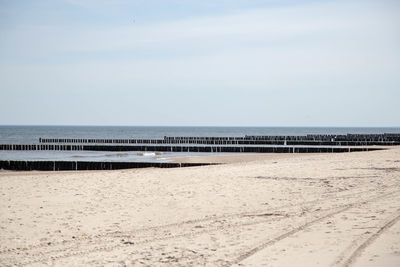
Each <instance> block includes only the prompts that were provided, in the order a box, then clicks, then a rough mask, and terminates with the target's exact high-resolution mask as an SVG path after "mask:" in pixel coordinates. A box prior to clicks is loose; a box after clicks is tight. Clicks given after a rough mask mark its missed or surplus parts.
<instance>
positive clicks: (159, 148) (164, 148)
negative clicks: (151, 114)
mask: <svg viewBox="0 0 400 267" xmlns="http://www.w3.org/2000/svg"><path fill="white" fill-rule="evenodd" d="M381 149H382V148H374V147H365V146H358V147H347V146H288V145H286V146H285V145H282V146H265V145H264V146H260V145H258V146H254V145H232V146H229V145H198V144H197V145H8V144H2V145H0V150H12V151H24V150H26V151H31V150H45V151H49V150H50V151H110V152H111V151H113V152H122V151H126V152H127V151H152V152H207V153H341V152H357V151H372V150H381Z"/></svg>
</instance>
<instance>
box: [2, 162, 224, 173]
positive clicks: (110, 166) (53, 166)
mask: <svg viewBox="0 0 400 267" xmlns="http://www.w3.org/2000/svg"><path fill="white" fill-rule="evenodd" d="M205 165H217V164H216V163H174V162H167V163H165V162H93V161H15V160H2V161H0V169H4V170H15V171H33V170H36V171H75V170H118V169H132V168H181V167H196V166H205Z"/></svg>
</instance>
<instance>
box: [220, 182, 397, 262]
mask: <svg viewBox="0 0 400 267" xmlns="http://www.w3.org/2000/svg"><path fill="white" fill-rule="evenodd" d="M398 192H400V190H396V191H392V192H389V193H386V194H382V195H379V196H377V197H374V198H370V199H368V200H363V201H358V202H355V203H351V204H348V205H343V206H341V207H338V208H336V209H335V211H333V212H330V213H328V214H326V215H323V216H320V217H318V218H315V219H313V220H311V221H309V222H307V223H304V224H302V225H300V226H297V227H295V228H293V229H292V230H290V231H287V232H284V233H282V234H279V235H277V236H275V237H273V238H268V240H266V241H265V242H262V243H261V244H259V245H257V246H256V247H254V248H252V249H250V250H248V251H245V252H244V253H242V254H241V255H239V256H238V257H237V258H235V259H234V260H232V261H230V262H228V263H227V264H226V265H225V266H232V265H236V264H239V263H240V262H242V261H244V260H245V259H247V258H249V257H251V256H253V255H254V254H256V253H257V252H259V251H261V250H263V249H265V248H267V247H269V246H271V245H273V244H275V243H277V242H279V241H281V240H283V239H285V238H287V237H289V236H291V235H293V234H295V233H298V232H300V231H303V230H305V229H307V228H308V227H310V226H312V225H314V224H316V223H318V222H320V221H323V220H324V219H327V218H330V217H332V216H334V215H337V214H340V213H342V212H345V211H347V210H349V209H351V208H353V207H356V206H362V205H365V204H368V203H369V202H373V201H377V200H379V199H383V198H386V197H388V196H391V195H393V194H395V193H398ZM399 219H400V215H399V216H396V217H395V219H394V221H397V220H399ZM393 224H394V222H393ZM386 228H388V227H386ZM386 228H385V229H386ZM375 238H376V237H375ZM366 242H367V241H366ZM363 244H364V243H363ZM368 244H369V243H368ZM368 244H367V245H368ZM367 245H365V247H366V246H367ZM362 249H363V248H361V249H356V250H355V251H354V253H352V254H351V255H350V256H349V257H344V258H345V259H348V260H350V261H351V260H352V259H353V258H354V257H355V256H356V255H357V253H358V252H359V251H361V250H362Z"/></svg>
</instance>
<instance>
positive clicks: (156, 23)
mask: <svg viewBox="0 0 400 267" xmlns="http://www.w3.org/2000/svg"><path fill="white" fill-rule="evenodd" d="M399 102H400V1H388V0H375V1H370V0H364V1H361V0H359V1H358V0H347V1H340V0H335V1H329V0H328V1H326V0H324V1H322V0H321V1H312V0H308V1H303V0H297V1H294V0H287V1H285V0H282V1H278V0H269V1H268V0H267V1H259V0H255V1H245V0H232V1H226V0H216V1H180V0H172V1H161V0H160V1H156V0H146V1H142V0H137V1H125V0H116V1H107V0H64V1H61V0H60V1H52V0H35V1H30V0H29V1H28V0H27V1H23V0H22V1H3V0H0V124H3V125H4V124H6V125H7V124H11V125H22V124H29V125H32V124H39V125H144V126H147V125H160V126H164V125H181V126H189V125H190V126H202V125H208V126H370V127H380V126H400V103H399Z"/></svg>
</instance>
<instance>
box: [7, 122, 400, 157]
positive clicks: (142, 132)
mask: <svg viewBox="0 0 400 267" xmlns="http://www.w3.org/2000/svg"><path fill="white" fill-rule="evenodd" d="M347 133H361V134H373V133H400V128H399V127H392V128H344V127H144V126H143V127H140V126H0V144H38V143H39V138H40V137H42V138H99V139H100V138H101V139H131V138H143V139H156V138H163V137H164V136H215V137H216V136H244V135H306V134H347ZM193 154H194V153H164V154H162V155H155V154H154V153H145V154H143V153H138V152H126V153H125V152H124V153H121V152H96V151H0V160H76V161H160V162H167V161H170V160H171V158H173V157H181V156H187V155H193ZM201 155H205V153H201Z"/></svg>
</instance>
